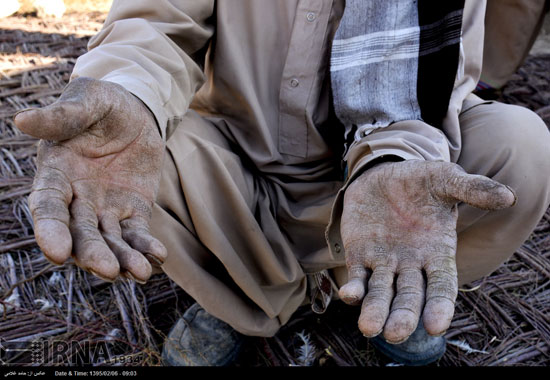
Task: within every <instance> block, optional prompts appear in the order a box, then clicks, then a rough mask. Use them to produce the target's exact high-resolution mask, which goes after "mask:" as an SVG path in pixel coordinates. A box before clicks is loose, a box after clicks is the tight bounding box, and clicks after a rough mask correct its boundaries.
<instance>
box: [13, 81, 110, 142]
mask: <svg viewBox="0 0 550 380" xmlns="http://www.w3.org/2000/svg"><path fill="white" fill-rule="evenodd" d="M98 87H99V81H94V80H91V79H89V78H79V79H77V80H75V81H73V82H71V83H69V84H68V85H67V87H66V88H65V89H64V91H63V94H62V95H61V97H60V98H59V99H58V100H57V101H56V102H55V103H53V104H51V105H49V106H47V107H44V108H36V109H26V110H22V111H20V112H18V113H17V114H16V115H15V118H14V122H15V125H16V126H17V128H19V129H20V130H21V131H22V132H24V133H26V134H28V135H30V136H33V137H36V138H39V139H45V140H52V141H64V140H67V139H70V138H72V137H74V136H77V135H78V134H80V133H81V132H82V131H84V130H85V129H87V128H88V127H89V126H90V125H92V124H94V123H95V122H97V121H98V120H101V119H102V118H103V117H104V116H105V115H106V113H107V112H108V110H109V104H108V101H106V100H104V99H102V97H101V96H98ZM99 95H101V94H99Z"/></svg>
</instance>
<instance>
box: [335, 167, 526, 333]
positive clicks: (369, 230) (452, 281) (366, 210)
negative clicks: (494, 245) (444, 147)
mask: <svg viewBox="0 0 550 380" xmlns="http://www.w3.org/2000/svg"><path fill="white" fill-rule="evenodd" d="M515 200H516V198H515V194H514V193H513V192H512V191H511V190H510V189H509V188H508V187H506V186H504V185H501V184H499V183H497V182H495V181H493V180H491V179H489V178H487V177H483V176H478V175H469V174H467V173H466V172H464V170H463V169H462V168H460V167H459V166H458V165H455V164H452V163H446V162H423V161H414V160H412V161H404V162H399V163H383V164H379V165H377V166H375V167H373V168H371V169H369V170H367V171H365V172H364V173H362V174H361V175H360V176H359V177H358V178H357V179H355V180H354V181H353V182H352V183H351V184H350V186H349V187H348V189H347V190H346V193H345V198H344V211H343V215H342V222H341V234H342V239H343V243H344V247H345V251H346V263H347V267H348V275H349V281H348V283H347V284H346V285H344V286H343V287H342V288H341V289H340V297H341V298H342V299H343V300H344V301H345V302H347V303H349V304H359V303H361V302H362V303H363V305H362V310H361V315H360V317H359V329H360V330H361V332H362V333H363V334H364V335H365V336H367V337H373V336H376V335H378V334H379V333H381V332H382V331H383V335H384V338H385V339H386V340H387V341H388V342H390V343H400V342H403V341H404V340H406V339H407V338H408V337H409V335H410V334H411V333H412V332H413V331H414V330H415V329H416V327H417V324H418V321H419V318H420V317H421V315H422V318H423V323H424V327H425V328H426V331H427V332H428V333H429V334H431V335H441V334H443V333H444V332H445V331H446V330H447V329H448V327H449V325H450V323H451V319H452V317H453V314H454V303H455V300H456V296H457V291H458V285H457V269H456V262H455V253H456V244H457V234H456V221H457V208H456V205H457V203H458V202H460V201H462V202H466V203H468V204H470V205H472V206H475V207H478V208H482V209H488V210H498V209H502V208H506V207H510V206H512V205H513V204H514V203H515ZM480 254H483V253H482V252H480ZM367 283H368V287H367V291H365V286H366V284H367ZM365 294H366V295H365Z"/></svg>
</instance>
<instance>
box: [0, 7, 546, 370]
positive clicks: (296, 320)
mask: <svg viewBox="0 0 550 380" xmlns="http://www.w3.org/2000/svg"><path fill="white" fill-rule="evenodd" d="M104 18H105V13H104V12H93V11H89V10H88V11H87V12H85V13H75V12H70V13H69V14H67V15H66V17H64V18H63V19H38V18H36V17H34V16H33V15H32V14H26V15H18V16H15V17H9V18H6V19H0V342H18V343H19V344H22V345H27V346H28V345H29V344H30V343H31V342H35V343H36V342H39V343H41V344H43V345H46V346H48V345H55V344H56V342H59V341H64V342H79V343H84V342H86V343H87V344H88V345H89V347H92V348H94V347H96V348H97V347H101V348H103V349H105V352H106V353H107V354H105V355H103V356H101V357H93V358H92V359H90V360H92V362H93V363H95V364H107V365H117V364H118V365H120V364H128V363H131V364H139V365H144V366H154V365H159V364H160V357H159V351H160V349H161V345H162V342H163V339H164V337H165V334H166V333H167V332H168V330H169V328H170V327H171V325H172V324H173V323H174V322H175V320H177V318H178V317H179V316H180V315H181V314H182V313H183V311H184V310H185V309H186V308H187V307H188V306H189V305H190V304H191V303H192V300H191V299H190V297H189V296H187V295H186V294H185V293H184V292H183V291H182V290H181V289H179V288H178V287H177V286H176V285H175V284H174V283H173V282H171V281H170V280H169V279H168V278H167V277H166V276H164V275H156V276H154V277H153V278H152V280H151V281H150V282H149V283H148V284H146V285H139V284H136V283H134V282H131V281H127V280H120V281H117V282H115V283H113V284H110V283H105V282H103V281H101V280H99V279H97V278H95V277H93V276H91V275H88V274H87V273H84V272H83V271H81V270H80V269H78V268H76V267H74V266H73V265H71V263H68V264H66V265H64V266H62V267H54V266H52V265H50V264H49V263H48V262H47V261H46V260H45V259H44V258H43V256H42V254H41V253H40V250H39V248H38V247H37V245H36V242H35V240H34V236H33V232H32V222H31V218H30V212H29V210H28V206H27V204H26V196H27V195H28V194H29V191H30V186H31V183H32V177H33V175H34V172H35V162H34V158H35V153H36V140H33V139H31V138H28V137H26V136H24V135H22V134H21V133H19V132H18V131H17V130H16V129H15V127H14V125H13V121H12V118H13V115H14V113H15V112H17V110H20V109H23V108H26V107H39V106H44V105H47V104H51V103H52V102H53V101H55V99H56V98H57V96H58V95H59V94H60V93H61V91H62V89H63V87H64V85H65V84H66V83H67V81H68V79H69V75H70V72H71V70H72V67H73V65H74V62H75V60H76V58H77V57H78V56H79V55H81V54H83V53H84V52H85V51H86V43H87V41H88V39H89V37H90V36H91V35H93V34H94V33H95V32H96V31H97V30H98V28H100V26H101V23H102V22H103V20H104ZM548 26H550V23H549V22H547V24H546V26H545V27H548ZM548 31H549V32H548V33H546V32H545V33H544V34H543V35H542V39H541V40H540V43H539V42H537V44H538V45H535V48H536V49H537V50H533V52H532V54H531V55H530V56H529V57H528V59H527V60H526V62H525V64H524V65H523V66H522V67H521V68H520V69H519V70H518V72H517V73H516V74H515V75H514V77H513V78H512V79H511V81H510V83H509V84H508V85H507V86H506V87H505V88H504V89H503V91H502V93H499V94H496V96H497V99H498V100H500V101H503V102H507V103H512V104H518V105H523V106H525V107H528V108H530V109H532V110H533V111H535V112H537V113H538V114H539V115H540V116H541V117H542V118H543V119H544V120H545V122H546V123H547V125H548V126H550V49H548V48H547V47H545V46H546V45H545V43H546V39H549V35H550V27H548ZM548 46H550V45H548ZM358 312H359V311H358V309H357V308H356V307H350V306H346V305H344V304H342V303H338V302H335V303H333V304H332V305H331V307H330V308H329V310H328V312H327V313H325V314H323V315H317V314H314V313H313V312H312V311H311V309H310V308H308V307H303V308H301V309H299V310H298V312H297V313H296V314H295V315H294V317H293V319H292V320H291V322H290V323H289V324H288V325H287V326H285V327H284V328H283V329H281V331H280V332H279V333H278V334H277V335H276V336H275V337H273V338H250V339H249V341H248V344H247V345H246V348H245V351H244V353H243V355H242V356H241V357H240V359H239V361H238V362H237V363H236V364H235V365H236V366H239V367H260V366H262V367H263V366H290V365H296V366H316V367H335V366H387V365H393V363H391V362H390V361H388V360H387V359H385V358H384V357H382V356H380V355H379V354H377V353H376V352H375V351H374V349H373V347H372V346H371V345H370V343H369V341H368V340H367V339H365V338H363V337H362V336H361V334H360V333H359V331H358V330H357V327H356V321H357V317H358ZM446 337H447V339H448V345H447V352H446V354H445V356H444V357H443V358H442V359H441V360H440V361H439V362H438V363H435V364H433V365H432V366H434V367H437V366H441V367H449V366H546V365H548V364H550V351H549V348H550V211H547V212H546V214H545V216H544V217H543V218H542V220H541V221H540V223H539V225H538V226H537V228H536V229H535V231H533V234H532V235H531V236H530V238H529V240H528V241H526V242H525V244H524V245H523V246H522V247H521V248H520V249H518V251H517V252H516V253H515V254H514V256H513V257H512V258H511V259H510V260H509V262H507V263H506V265H504V266H502V267H501V268H499V269H498V270H497V271H496V272H495V273H493V274H492V275H490V276H488V277H486V278H484V279H482V280H480V281H478V282H476V283H474V284H472V285H471V286H469V287H468V288H467V289H461V291H460V293H459V297H458V301H457V307H456V314H455V318H454V320H453V323H452V325H451V328H450V329H449V331H448V332H447V334H446ZM27 346H25V347H27ZM48 347H49V346H48ZM75 350H76V349H74V348H69V349H67V350H66V351H65V352H64V356H63V359H64V360H63V361H62V362H60V361H59V356H54V355H43V356H41V357H40V358H39V359H36V357H34V356H32V355H31V354H32V352H30V351H28V350H27V351H25V352H20V353H15V354H13V355H12V354H9V355H8V354H7V353H6V352H3V351H2V350H1V347H0V360H2V361H4V362H5V364H12V365H17V364H43V365H63V364H67V363H73V364H75V363H76V364H78V363H79V362H78V360H81V359H79V356H78V352H77V351H75ZM50 353H51V352H50ZM33 360H35V361H34V362H33ZM36 360H39V361H38V362H37V361H36Z"/></svg>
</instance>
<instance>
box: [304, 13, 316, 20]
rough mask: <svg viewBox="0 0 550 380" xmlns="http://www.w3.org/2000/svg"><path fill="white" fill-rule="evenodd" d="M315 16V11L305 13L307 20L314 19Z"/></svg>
mask: <svg viewBox="0 0 550 380" xmlns="http://www.w3.org/2000/svg"><path fill="white" fill-rule="evenodd" d="M316 17H317V16H316V15H315V13H313V12H309V13H308V14H307V15H306V18H307V20H308V21H309V22H312V21H314V20H315V18H316Z"/></svg>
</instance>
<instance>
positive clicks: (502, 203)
mask: <svg viewBox="0 0 550 380" xmlns="http://www.w3.org/2000/svg"><path fill="white" fill-rule="evenodd" d="M452 168H453V169H452V170H451V172H450V174H449V175H448V178H447V180H446V181H441V182H440V183H441V184H442V188H441V189H440V191H442V192H443V193H445V195H446V196H447V197H450V198H452V199H454V200H455V201H462V202H465V203H467V204H469V205H471V206H474V207H477V208H480V209H484V210H500V209H504V208H508V207H512V206H513V205H514V204H515V203H516V201H517V196H516V194H515V192H514V191H513V190H512V189H511V188H510V187H508V186H506V185H503V184H501V183H499V182H497V181H494V180H492V179H490V178H488V177H485V176H481V175H474V174H468V173H466V172H465V171H464V170H463V169H462V168H460V167H459V166H458V165H453V166H452Z"/></svg>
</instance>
